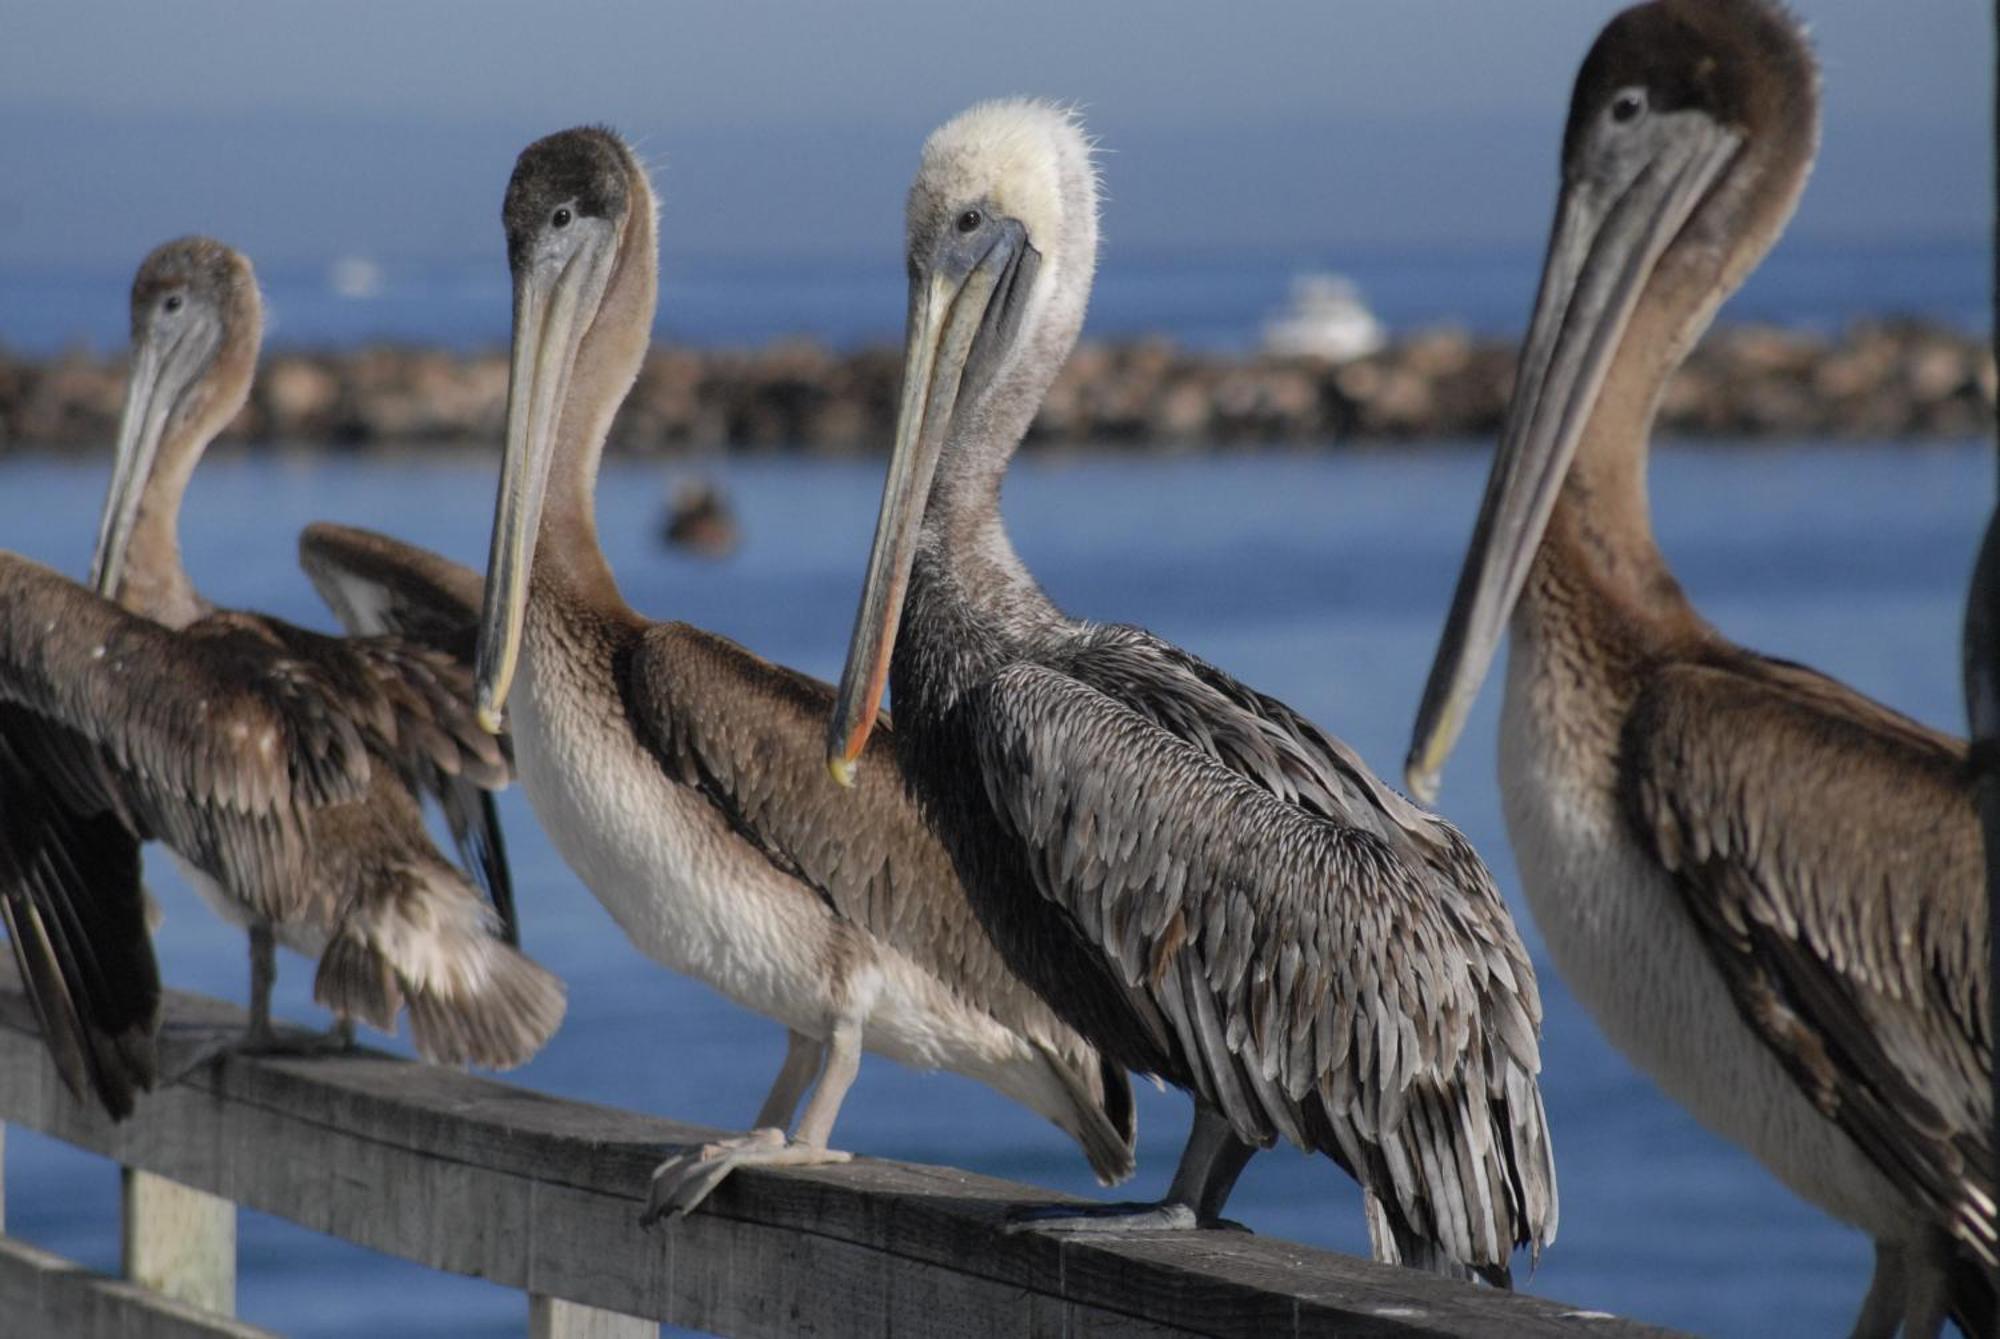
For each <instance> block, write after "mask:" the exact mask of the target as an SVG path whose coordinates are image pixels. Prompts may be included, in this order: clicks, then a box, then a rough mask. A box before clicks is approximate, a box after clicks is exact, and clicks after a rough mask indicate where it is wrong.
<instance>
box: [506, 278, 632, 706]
mask: <svg viewBox="0 0 2000 1339" xmlns="http://www.w3.org/2000/svg"><path fill="white" fill-rule="evenodd" d="M612 259H613V256H612V254H610V249H608V248H605V247H602V246H598V245H588V246H586V247H584V248H583V249H582V250H580V251H579V252H578V254H577V255H576V256H575V257H574V258H573V259H572V260H571V261H570V263H569V264H568V265H567V266H565V267H564V268H563V270H562V271H561V272H560V273H559V274H557V275H555V276H554V277H553V278H546V277H543V276H541V275H538V274H537V273H536V272H535V271H534V270H532V269H524V270H523V271H522V272H521V273H518V274H517V275H516V276H515V282H514V343H513V350H512V358H511V361H510V364H509V368H508V377H507V438H506V441H507V446H506V455H505V457H504V458H503V460H502V461H501V465H500V491H499V494H498V496H497V497H496V498H495V500H494V505H493V540H492V547H491V549H490V550H489V551H488V553H487V559H486V592H485V602H484V605H483V607H482V609H481V611H480V617H479V648H478V653H477V659H476V661H475V669H474V684H475V692H476V702H475V706H476V708H477V711H478V715H479V723H480V725H481V726H482V727H484V728H485V729H487V730H489V731H492V732H493V733H495V734H498V733H499V732H500V730H501V728H502V716H503V713H504V710H505V707H506V703H507V690H508V689H509V688H511V687H512V686H513V683H514V671H515V669H516V668H517V667H518V665H519V663H520V655H521V631H522V625H523V623H524V621H525V619H526V614H527V606H528V578H529V575H530V573H531V572H532V571H533V568H534V561H535V540H536V537H537V534H538V532H539V531H540V529H541V519H542V501H543V499H544V497H545V496H546V495H547V492H548V481H549V465H550V462H551V461H552V459H553V458H554V455H555V448H556V439H557V433H558V429H559V428H560V426H561V422H562V411H563V406H564V404H565V403H566V402H567V400H568V398H569V382H570V376H571V374H572V373H573V372H574V371H575V368H576V359H577V351H578V349H579V348H580V347H581V345H582V343H583V336H584V332H585V331H586V330H588V329H589V327H590V323H591V321H592V320H593V319H595V316H596V312H597V304H598V301H599V299H601V298H602V296H603V293H604V288H605V284H606V282H607V281H608V278H609V271H610V265H611V261H612Z"/></svg>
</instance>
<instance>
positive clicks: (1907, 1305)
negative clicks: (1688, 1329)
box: [1409, 0, 1995, 1335]
mask: <svg viewBox="0 0 2000 1339" xmlns="http://www.w3.org/2000/svg"><path fill="white" fill-rule="evenodd" d="M1818 85H1819V79H1818V74H1817V71H1816V69H1815V66H1814V62H1813V58H1812V54H1811V51H1810V49H1809V48H1808V46H1807V43H1806V40H1805V37H1804V35H1803V34H1802V33H1801V31H1800V29H1799V26H1798V23H1797V21H1796V20H1795V19H1793V18H1792V17H1791V16H1790V15H1789V14H1788V13H1786V12H1785V11H1784V10H1782V9H1780V8H1779V7H1777V6H1776V5H1773V4H1765V3H1761V2H1760V0H1662V2H1661V3H1656V4H1647V5H1641V6H1638V7H1637V8H1633V9H1629V10H1626V11H1625V12H1624V13H1622V14H1620V15H1618V16H1617V17H1616V18H1614V19H1613V20H1612V21H1611V23H1610V24H1609V25H1607V26H1606V28H1605V29H1604V32H1603V34H1602V35H1601V36H1600V37H1599V38H1598V39H1597V43H1596V45H1595V46H1593V47H1592V48H1591V51H1590V54H1589V56H1588V57H1587V58H1586V59H1585V60H1584V63H1583V69H1582V72H1581V73H1580V74H1579V75H1578V76H1577V83H1576V91H1575V94H1574V96H1573V98H1572V100H1571V103H1570V112H1569V124H1568V126H1567V128H1566V129H1565V130H1564V132H1563V147H1562V191H1561V195H1560V198H1559V201H1558V204H1557V208H1556V221H1555V232H1554V236H1553V238H1552V239H1551V241H1550V243H1549V250H1548V258H1547V261H1546V263H1545V267H1544V269H1543V273H1542V284H1541V292H1540V295H1539V296H1538V297H1537V299H1536V302H1535V309H1534V315H1533V318H1532V320H1531V322H1530V324H1529V327H1528V336H1527V343H1526V345H1525V347H1524V350H1523V353H1522V359H1521V367H1520V371H1519V374H1518V379H1517V381H1516V385H1515V392H1514V400H1513V405H1512V407H1511V409H1510V411H1509V413H1508V417H1507V422H1506V425H1505V428H1504V430H1503V432H1502V435H1501V439H1500V447H1499V451H1498V454H1497V455H1496V457H1495V459H1494V463H1493V473H1492V477H1491V479H1490V480H1489V481H1488V484H1487V489H1486V498H1485V501H1484V503H1483V504H1482V506H1481V508H1480V512H1479V519H1478V523H1477V525H1476V526H1475V528H1474V530H1473V536H1472V545H1471V551H1470V553H1469V555H1468V556H1467V558H1466V563H1465V568H1464V570H1463V572H1462V573H1461V574H1460V577H1459V583H1458V592H1457V596H1456V598H1455V599H1454V601H1453V603H1452V609H1451V615H1450V619H1449V621H1448V622H1447V623H1446V625H1445V629H1444V635H1443V638H1442V640H1441V642H1440V645H1439V648H1438V655H1437V663H1436V664H1435V665H1434V666H1433V668H1432V670H1431V677H1430V683H1429V686H1428V687H1427V689H1426V690H1425V694H1424V699H1423V706H1422V709H1421V711H1420V712H1419V714H1418V718H1417V723H1416V732H1415V739H1414V741H1413V743H1412V746H1411V751H1410V763H1409V778H1410V784H1411V786H1412V788H1413V789H1414V790H1416V791H1417V793H1418V794H1429V793H1430V792H1432V791H1433V790H1434V789H1435V786H1436V782H1437V777H1438V772H1439V769H1440V768H1441V767H1442V766H1443V763H1444V760H1445V757H1446V755H1447V753H1448V752H1449V751H1450V748H1451V745H1452V742H1453V740H1454V739H1455V738H1456V737H1457V734H1458V730H1459V727H1460V725H1461V724H1462V723H1463V721H1464V719H1465V714H1466V711H1467V710H1468V708H1469V707H1470V705H1471V702H1472V699H1473V697H1474V695H1475V694H1476V693H1477V692H1478V689H1479V685H1480V681H1481V680H1482V678H1483V677H1484V676H1485V673H1486V669H1487V666H1488V664H1489V663H1490V662H1491V660H1492V657H1493V653H1494V651H1495V649H1496V648H1497V646H1498V644H1499V642H1500V639H1501V636H1502V634H1503V633H1504V632H1505V631H1506V630H1507V629H1508V628H1509V627H1510V626H1511V628H1512V631H1513V649H1512V653H1511V654H1510V655H1509V657H1508V665H1507V691H1506V704H1505V707H1504V709H1503V714H1502V718H1501V737H1500V789H1501V794H1502V796H1503V797H1504V800H1505V806H1506V814H1507V826H1508V831H1509V833H1510V834H1511V836H1512V838H1513V842H1514V850H1515V853H1516V855H1517V856H1518V857H1519V859H1520V865H1521V878H1522V883H1523V886H1524V888H1525V889H1526V892H1527V896H1528V900H1529V903H1530V904H1531V905H1532V907H1533V909H1534V913H1535V919H1536V921H1537V923H1538V924H1539V925H1540V927H1541V930H1542V934H1543V936H1544V938H1545V939H1546V941H1547V943H1548V947H1549V952H1550V953H1551V955H1553V957H1554V959H1555V963H1556V966H1557V967H1558V968H1559V969H1560V970H1561V971H1562V973H1563V977H1564V979H1565V980H1566V981H1567V982H1568V983H1569V985H1570V987H1571V988H1572V989H1573V990H1575V992H1576V993H1577V995H1578V996H1579V997H1580V998H1581V999H1582V1000H1583V1002H1584V1003H1585V1004H1586V1005H1587V1006H1588V1007H1589V1008H1590V1010H1591V1012H1592V1013H1593V1014H1594V1015H1595V1016H1596V1018H1597V1021H1598V1024H1599V1026H1601V1027H1602V1028H1603V1029H1604V1031H1605V1033H1606V1034H1607V1035H1608V1036H1609V1037H1610V1038H1611V1040H1612V1041H1613V1042H1614V1043H1615V1044H1616V1045H1617V1046H1618V1047H1619V1048H1620V1049H1621V1050H1623V1051H1624V1052H1625V1054H1626V1055H1627V1056H1629V1057H1630V1058H1631V1059H1632V1061H1633V1062H1634V1063H1635V1064H1637V1065H1638V1066H1639V1067H1640V1068H1641V1069H1643V1070H1645V1071H1646V1072H1647V1073H1649V1074H1651V1075H1652V1076H1653V1078H1654V1080H1655V1081H1656V1082H1658V1083H1659V1084H1660V1086H1661V1087H1662V1088H1664V1089H1665V1090H1666V1091H1667V1092H1668V1094H1670V1095H1671V1096H1672V1097H1673V1098H1674V1099H1675V1100H1677V1101H1679V1102H1680V1103H1682V1104H1683V1105H1684V1106H1686V1107H1687V1108H1688V1109H1689V1110H1690V1111H1691V1112H1693V1113H1694V1115H1695V1116H1696V1118H1697V1119H1699V1120H1700V1121H1701V1122H1702V1123H1703V1124H1704V1125H1706V1126H1708V1127H1709V1128H1710V1129H1711V1130H1714V1131H1715V1132H1717V1133H1718V1134H1720V1135H1722V1136H1723V1137H1725V1138H1727V1139H1730V1140H1732V1141H1733V1142H1735V1143H1737V1144H1740V1145H1741V1146H1743V1147H1744V1148H1746V1149H1748V1150H1750V1151H1751V1152H1752V1153H1754V1154H1755V1155H1756V1156H1757V1157H1758V1158H1759V1159H1761V1160H1762V1161H1763V1163H1764V1165H1765V1166H1766V1167H1768V1168H1770V1169H1771V1171H1772V1172H1773V1173H1775V1174H1776V1175H1777V1176H1778V1177H1779V1179H1780V1180H1782V1181H1784V1183H1785V1184H1786V1185H1788V1186H1790V1187H1791V1188H1792V1190H1793V1191H1795V1192H1796V1193H1797V1194H1799V1195H1801V1196H1803V1197H1804V1198H1805V1199H1807V1200H1810V1201H1811V1202H1812V1203H1814V1204H1816V1205H1818V1206H1820V1207H1821V1208H1823V1209H1825V1210H1826V1211H1827V1212H1828V1213H1830V1214H1833V1215H1834V1216H1835V1217H1837V1218H1839V1219H1841V1220H1842V1221H1844V1222H1848V1223H1852V1224H1854V1225H1855V1226H1857V1227H1860V1228H1862V1229H1863V1230H1864V1231H1866V1232H1868V1233H1869V1234H1870V1235H1871V1236H1873V1237H1874V1239H1875V1258H1876V1268H1875V1278H1874V1282H1873V1284H1872V1285H1871V1286H1870V1288H1869V1291H1868V1296H1867V1300H1866V1301H1865V1302H1864V1303H1863V1305H1862V1310H1861V1315H1860V1319H1859V1320H1858V1322H1857V1323H1856V1327H1855V1333H1856V1334H1857V1335H1889V1334H1892V1333H1894V1332H1895V1331H1896V1329H1897V1327H1898V1325H1899V1324H1900V1325H1901V1327H1902V1329H1903V1332H1904V1333H1905V1334H1907V1335H1930V1334H1935V1333H1937V1332H1938V1330H1939V1329H1940V1327H1941V1326H1942V1324H1943V1320H1944V1317H1945V1314H1946V1313H1947V1311H1949V1312H1952V1313H1955V1314H1956V1315H1957V1316H1958V1318H1959V1320H1960V1322H1961V1324H1963V1325H1964V1326H1965V1327H1966V1329H1967V1332H1968V1333H1973V1334H1992V1333H1994V1328H1993V1327H1994V1324H1995V1320H1994V1311H1993V1292H1992V1283H1991V1275H1990V1274H1989V1273H1987V1272H1986V1271H1987V1270H1990V1269H1991V1267H1992V1265H1993V1263H1994V1259H1995V1225H1994V1203H1993V1146H1992V1114H1993V1113H1992V1088H1991V1074H1992V1065H1993V1037H1992V1033H1991V1029H1990V1025H1989V1014H1988V1012H1987V1001H1988V999H1989V992H1990V991H1991V989H1992V983H1991V980H1990V974H1989V973H1990V969H1989V966H1988V945H1989V943H1990V935H1991V927H1990V925H1989V922H1988V919H1987V909H1986V905H1985V901H1984V896H1983V886H1984V885H1983V882H1982V873H1983V866H1982V864H1981V854H1980V851H1981V848H1980V838H1979V829H1978V826H1977V823H1976V821H1975V817H1974V807H1973V795H1972V787H1971V783H1970V780H1969V777H1968V772H1967V766H1966V752H1965V747H1964V746H1963V745H1962V744H1961V743H1959V741H1957V740H1955V739H1951V738H1948V737H1946V736H1944V735H1941V734H1939V733H1937V732H1936V731H1933V730H1929V729H1926V728H1925V727H1924V726H1921V725H1919V724H1917V723H1916V722H1914V721H1911V720H1908V719H1906V718H1904V717H1902V716H1899V715H1897V714H1896V713H1895V712H1892V711H1890V710H1888V709H1887V708H1885V707H1883V706H1880V705H1879V704H1877V703H1874V702H1871V701H1869V700H1868V699H1867V698H1864V697H1862V696H1861V695H1860V694H1858V693H1855V692H1853V691H1852V690H1850V689H1848V688H1846V687H1844V686H1842V685H1840V684H1838V683H1835V682H1833V681H1832V680H1830V679H1827V678H1826V677H1824V676H1822V675H1820V674H1816V673H1814V672H1813V671H1812V670H1809V669H1807V668H1805V667H1804V666H1801V665H1794V664H1790V663H1788V662H1785V661H1782V660H1773V659H1770V658H1768V657H1765V656H1760V655H1757V654H1755V653H1753V652H1750V651H1746V650H1744V649H1743V648H1741V647H1738V646H1735V645H1733V644H1731V643H1730V642H1729V641H1727V640H1725V639H1724V638H1723V637H1722V636H1721V635H1720V634H1719V633H1717V632H1716V631H1715V629H1714V628H1712V627H1710V626H1709V624H1708V623H1707V622H1706V621H1705V620H1704V619H1703V618H1702V617H1701V615H1700V614H1699V613H1697V612H1696V611H1695V609H1694V607H1693V606H1692V605H1691V604H1689V602H1688V600H1687V597H1686V596H1685V595H1684V594H1683V593H1682V591H1681V588H1680V585H1679V583H1677V582H1676V581H1675V580H1674V576H1673V573H1672V572H1671V571H1669V570H1668V568H1667V564H1666V561H1665V560H1664V559H1663V558H1662V557H1661V555H1660V551H1659V549H1658V548H1657V547H1656V546H1655V544H1654V542H1653V534H1652V526H1651V521H1650V516H1649V512H1648V508H1647V502H1646V459H1647V450H1648V443H1649V438H1650V436H1651V431H1652V423H1653V416H1654V412H1655V409H1656V407H1657V406H1658V404H1659V402H1660V395H1661V391H1662V389H1663V387H1664V386H1665V383H1666V381H1667V379H1668V378H1669V377H1670V376H1671V375H1672V373H1673V371H1674V368H1675V367H1676V366H1678V365H1679V363H1680V360H1681V358H1682V357H1683V355H1684V354H1685V353H1686V352H1687V350H1688V349H1689V348H1690V347H1691V346H1692V345H1693V344H1694V342H1695V340H1696V339H1697V338H1698V337H1699V336H1700V334H1701V332H1702V331H1703V330H1704V329H1705V328H1706V327H1707V325H1708V323H1709V320H1710V318H1711V317H1712V316H1713V315H1714V313H1715V310H1716V308H1717V306H1719V305H1720V304H1721V302H1722V300H1723V298H1724V297H1726V296H1727V295H1728V294H1729V293H1730V292H1731V291H1732V290H1733V289H1734V288H1735V287H1736V286H1737V284H1738V283H1740V282H1741V281H1742V279H1743V277H1744V276H1745V275H1747V274H1748V273H1749V272H1750V270H1751V269H1752V268H1753V267H1754V266H1755V265H1756V263H1757V261H1758V259H1759V258H1760V257H1762V256H1763V254H1764V252H1765V251H1766V250H1767V249H1768V248H1769V247H1770V245H1771V243H1772V242H1773V241H1774V240H1775V239H1776V237H1777V236H1778V234H1779V232H1780V230H1781V229H1782V228H1783V227H1784V224H1785V221H1786V219H1787V218H1789V217H1790V215H1791V212H1792V207H1793V205H1794V204H1795V203H1796V201H1797V199H1798V196H1799V192H1800V190H1801V188H1802V187H1803V185H1804V182H1805V178H1806V173H1807V170H1808V169H1809V167H1810V166H1811V164H1812V160H1813V153H1814V149H1815V145H1816V142H1817V139H1818V131H1819V118H1818ZM1510 617H1511V620H1512V621H1511V624H1510V623H1509V619H1510Z"/></svg>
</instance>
